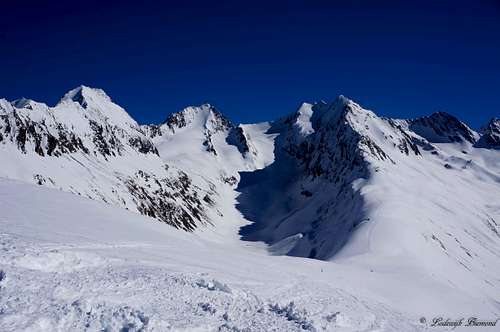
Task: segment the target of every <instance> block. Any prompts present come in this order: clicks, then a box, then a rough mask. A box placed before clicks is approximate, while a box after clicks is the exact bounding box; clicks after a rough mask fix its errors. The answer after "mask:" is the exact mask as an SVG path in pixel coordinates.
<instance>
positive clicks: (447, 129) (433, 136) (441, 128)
mask: <svg viewBox="0 0 500 332" xmlns="http://www.w3.org/2000/svg"><path fill="white" fill-rule="evenodd" d="M409 129H410V130H412V131H413V132H415V133H417V134H418V135H420V136H422V137H424V138H425V139H427V140H428V141H429V142H431V143H462V142H469V143H472V144H474V143H475V142H476V134H475V132H474V131H473V130H472V129H470V128H469V127H468V126H467V125H466V124H465V123H463V122H461V121H460V120H458V119H457V118H456V117H454V116H453V115H451V114H448V113H446V112H436V113H433V114H431V115H430V116H424V117H421V118H417V119H414V120H409Z"/></svg>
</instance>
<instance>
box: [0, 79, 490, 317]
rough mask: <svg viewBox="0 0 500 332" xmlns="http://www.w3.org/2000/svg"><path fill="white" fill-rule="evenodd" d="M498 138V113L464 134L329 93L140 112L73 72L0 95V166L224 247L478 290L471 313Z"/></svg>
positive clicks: (442, 122) (485, 266)
mask: <svg viewBox="0 0 500 332" xmlns="http://www.w3.org/2000/svg"><path fill="white" fill-rule="evenodd" d="M166 113H167V112H166ZM499 147H500V122H499V120H498V119H492V120H491V121H490V123H489V124H487V125H486V126H485V127H484V128H483V129H482V130H481V131H480V132H476V131H474V130H473V129H471V128H470V127H468V126H467V125H466V124H465V123H463V122H461V121H460V120H458V119H457V118H455V117H454V116H452V115H450V114H447V113H444V112H437V113H434V114H431V115H429V116H426V117H422V118H417V119H409V120H401V119H389V118H383V117H379V116H377V115H376V114H375V113H374V112H372V111H370V110H366V109H363V108H362V107H361V106H360V105H358V104H357V103H355V102H354V101H352V100H350V99H348V98H346V97H343V96H339V97H337V98H336V99H335V100H334V101H333V102H331V103H326V102H319V103H314V104H309V103H304V104H302V105H301V106H300V107H299V108H298V110H297V111H296V112H293V113H291V114H290V115H288V116H285V117H283V118H280V119H278V120H275V121H270V122H265V123H259V124H239V125H236V124H233V123H232V122H231V121H230V120H229V119H227V118H226V117H225V116H224V115H223V114H222V113H221V112H219V111H218V110H217V109H216V108H215V107H213V106H211V105H201V106H199V107H188V108H186V109H184V110H182V111H180V112H178V113H173V114H171V115H169V116H168V118H167V119H166V121H165V122H164V123H162V124H159V125H139V124H137V122H136V121H134V120H133V119H132V118H131V117H130V116H129V115H128V114H127V113H126V112H125V110H124V109H123V108H121V107H120V106H118V105H116V104H115V103H113V101H112V100H111V99H110V98H109V97H108V96H107V95H106V94H105V93H104V92H103V91H102V90H98V89H92V88H88V87H83V86H82V87H79V88H76V89H74V90H71V91H70V92H68V93H66V94H65V95H64V97H63V98H62V99H61V101H60V102H59V103H58V104H57V105H56V106H54V107H48V106H47V105H45V104H42V103H38V102H35V101H32V100H28V99H20V100H16V101H13V102H8V101H7V100H5V99H2V100H0V164H1V165H2V167H1V168H0V178H8V179H12V180H17V181H19V180H20V181H23V182H29V183H32V184H38V185H41V186H45V187H49V188H54V189H59V190H62V191H65V192H70V193H73V194H76V195H79V196H83V197H86V198H90V199H92V200H96V201H101V202H103V203H106V204H108V205H113V206H115V207H118V208H122V209H126V210H130V211H132V212H136V213H139V214H142V215H145V216H148V217H151V218H150V220H151V221H153V219H152V218H154V219H157V220H159V221H162V222H165V223H167V224H169V225H171V226H174V227H176V228H179V229H181V230H186V231H193V232H194V233H195V236H197V237H200V238H202V239H203V240H208V241H209V242H210V241H211V242H218V243H219V244H220V245H228V243H231V246H230V247H228V248H231V250H232V248H235V247H238V246H241V245H242V243H245V245H249V246H251V247H252V248H265V250H266V251H267V252H268V253H271V254H273V255H288V256H299V257H309V258H316V259H320V260H330V261H332V262H333V263H336V264H341V265H342V266H349V267H356V269H361V270H367V271H370V272H373V270H377V271H379V273H382V274H384V273H387V274H391V273H395V272H394V271H399V272H398V273H400V274H398V278H399V277H401V278H410V279H411V278H412V275H414V274H419V275H424V276H426V277H425V278H428V281H426V282H429V284H432V285H434V284H436V285H437V284H439V285H442V284H446V286H439V287H451V288H456V289H459V290H460V292H461V293H463V294H464V295H463V296H464V298H467V297H468V296H470V297H471V298H476V297H479V298H480V299H481V301H482V303H483V304H484V307H481V310H482V312H486V313H492V312H498V310H500V309H499V307H498V303H500V298H499V297H498V289H499V288H500V279H499V278H498V275H499V274H500V263H499V262H500V261H499V257H500V199H499V198H500V149H499ZM9 186H10V185H9ZM27 208H28V209H29V207H27ZM64 208H65V207H64V206H61V209H64ZM110 208H111V207H110ZM137 220H139V218H137ZM155 227H156V226H155ZM165 227H167V226H165ZM167 228H168V227H167ZM172 231H173V230H172ZM240 240H244V241H246V242H242V241H240ZM259 250H260V249H259ZM242 259H243V260H244V258H242ZM417 271H418V272H417ZM377 278H378V277H377ZM382 279H383V278H382V277H381V278H380V279H377V280H382ZM426 280H427V279H426ZM373 285H374V287H378V286H377V285H379V284H378V283H376V282H375V283H374V284H373ZM436 287H437V286H436ZM436 287H435V285H434V286H429V289H435V288H436ZM424 288H425V287H424ZM419 289H420V290H422V288H419ZM429 296H430V297H431V298H432V295H429ZM418 308H422V307H421V306H419V307H418ZM440 308H441V307H440ZM485 308H488V309H485ZM495 308H496V309H495ZM408 310H411V309H408ZM495 310H496V311H495Z"/></svg>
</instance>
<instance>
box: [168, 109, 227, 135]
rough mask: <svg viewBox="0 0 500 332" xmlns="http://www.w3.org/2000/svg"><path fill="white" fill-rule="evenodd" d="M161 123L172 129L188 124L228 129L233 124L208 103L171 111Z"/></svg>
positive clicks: (212, 128)
mask: <svg viewBox="0 0 500 332" xmlns="http://www.w3.org/2000/svg"><path fill="white" fill-rule="evenodd" d="M163 124H164V125H167V126H168V127H169V128H170V129H171V130H174V131H175V130H176V129H179V128H183V127H186V126H190V125H198V126H200V127H203V128H205V129H210V130H214V131H218V130H222V129H229V128H231V127H232V126H233V125H232V123H231V121H229V120H228V119H227V118H226V117H225V116H224V115H223V114H222V113H221V112H219V111H218V110H217V109H216V108H215V107H214V106H212V105H210V104H208V103H207V104H202V105H200V106H189V107H186V108H184V109H183V110H182V111H180V112H176V113H172V114H170V115H169V116H168V118H167V120H166V121H165V122H164V123H163Z"/></svg>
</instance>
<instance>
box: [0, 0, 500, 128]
mask: <svg viewBox="0 0 500 332" xmlns="http://www.w3.org/2000/svg"><path fill="white" fill-rule="evenodd" d="M0 11H1V13H2V14H1V18H0V97H5V98H7V99H9V100H13V99H16V98H19V97H22V96H24V97H28V98H32V99H35V100H39V101H44V102H47V103H48V104H50V105H53V104H55V103H56V102H57V100H58V99H59V98H60V97H61V96H62V94H63V93H64V92H66V91H68V90H69V89H71V88H73V87H75V86H77V85H80V84H85V85H89V86H93V87H100V88H102V89H104V90H105V91H106V92H107V93H108V94H109V95H110V96H111V97H112V98H113V99H114V100H115V101H116V102H117V103H118V104H120V105H121V106H123V107H125V108H126V109H127V111H128V112H129V113H130V114H131V115H132V116H133V117H134V118H135V119H137V120H138V121H139V122H140V123H150V122H160V121H162V120H164V119H165V118H166V116H167V115H168V114H169V113H171V112H174V111H178V110H180V109H181V108H183V107H185V106H187V105H193V104H200V103H203V102H210V103H212V104H214V105H216V106H217V107H218V108H219V109H220V110H221V111H222V112H223V113H225V114H226V115H227V116H228V117H229V118H231V119H232V120H234V121H235V122H256V121H261V120H270V119H274V118H276V117H278V116H281V115H284V114H287V113H290V112H292V111H294V110H295V108H296V107H297V106H298V105H299V103H300V102H302V101H315V100H321V99H323V100H332V99H334V98H335V96H337V95H339V94H344V95H346V96H348V97H350V98H352V99H354V100H355V101H357V102H359V103H361V104H362V105H363V106H365V107H367V108H370V109H372V110H374V111H375V112H377V113H378V114H380V115H385V116H393V117H416V116H420V115H425V114H429V113H432V112H434V111H447V112H450V113H452V114H454V115H456V116H458V117H459V118H461V119H463V120H464V121H466V122H467V123H469V124H470V125H471V126H473V127H475V128H477V127H479V126H480V125H481V124H483V123H485V122H486V121H487V120H488V119H489V118H491V117H493V116H499V115H500V2H499V1H495V0H475V1H458V0H455V1H447V0H442V1H409V0H407V1H394V2H389V1H340V2H337V1H302V2H299V1H286V2H281V3H280V2H277V1H271V0H268V1H265V2H259V1H227V2H226V1H206V2H200V1H189V0H179V1H166V2H164V3H163V4H155V3H153V2H147V1H146V2H143V1H133V2H132V1H130V2H128V1H120V2H116V4H113V3H111V2H108V3H105V2H103V1H100V2H97V1H95V2H94V1H91V0H86V1H64V2H62V1H61V3H57V2H56V1H39V2H33V3H31V2H26V1H22V0H21V1H9V2H8V3H5V2H2V4H0Z"/></svg>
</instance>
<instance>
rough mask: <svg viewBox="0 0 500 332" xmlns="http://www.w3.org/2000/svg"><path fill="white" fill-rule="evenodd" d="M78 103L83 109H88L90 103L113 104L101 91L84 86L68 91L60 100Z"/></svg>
mask: <svg viewBox="0 0 500 332" xmlns="http://www.w3.org/2000/svg"><path fill="white" fill-rule="evenodd" d="M67 101H72V102H77V103H78V104H80V106H82V107H83V108H87V107H88V105H89V103H92V102H100V101H106V102H112V101H111V98H110V97H109V96H108V95H107V94H106V93H105V92H104V91H103V90H101V89H95V88H89V87H87V86H84V85H80V86H79V87H76V88H74V89H73V90H70V91H68V92H67V93H66V94H65V95H64V96H63V97H62V98H61V100H60V102H59V103H61V102H67Z"/></svg>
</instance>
